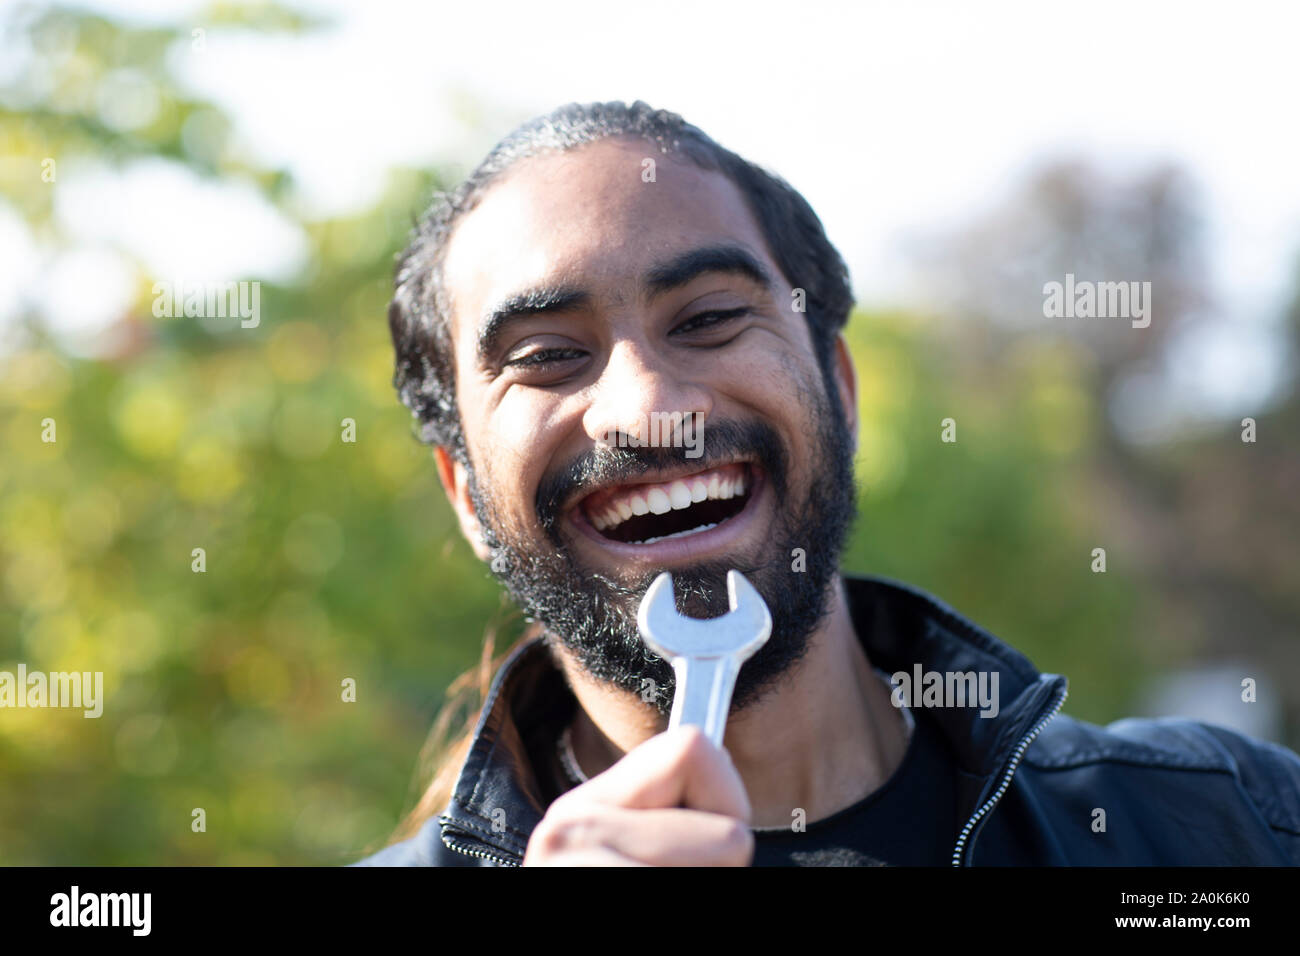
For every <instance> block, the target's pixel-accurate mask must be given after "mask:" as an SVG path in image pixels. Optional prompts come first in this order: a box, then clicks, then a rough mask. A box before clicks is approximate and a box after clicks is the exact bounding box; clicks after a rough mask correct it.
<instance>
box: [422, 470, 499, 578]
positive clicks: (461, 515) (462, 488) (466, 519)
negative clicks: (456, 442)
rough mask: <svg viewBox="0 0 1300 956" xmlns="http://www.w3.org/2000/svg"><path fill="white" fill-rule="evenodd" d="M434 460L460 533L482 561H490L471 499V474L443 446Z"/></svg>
mask: <svg viewBox="0 0 1300 956" xmlns="http://www.w3.org/2000/svg"><path fill="white" fill-rule="evenodd" d="M433 460H434V462H435V463H436V464H437V466H438V480H439V481H441V482H442V490H443V491H445V492H446V493H447V500H448V501H450V502H451V507H452V510H454V511H455V512H456V519H457V520H458V521H459V522H460V533H461V534H463V535H464V536H465V540H466V541H468V542H469V546H470V547H471V548H473V549H474V553H475V554H476V555H478V557H479V560H480V561H484V562H486V561H488V560H490V558H491V554H490V553H489V551H488V548H487V545H486V544H484V543H483V528H482V526H481V525H480V524H479V522H478V516H477V515H475V514H474V504H473V502H471V501H470V497H469V473H468V472H467V471H466V470H465V466H464V465H463V464H461V463H460V462H458V461H453V460H452V457H451V455H449V454H448V453H447V449H446V448H443V447H442V446H441V445H439V446H438V447H437V448H435V449H434V450H433Z"/></svg>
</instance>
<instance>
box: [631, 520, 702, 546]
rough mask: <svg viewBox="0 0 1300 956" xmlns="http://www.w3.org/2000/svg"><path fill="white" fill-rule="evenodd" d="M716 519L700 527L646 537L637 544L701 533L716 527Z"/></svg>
mask: <svg viewBox="0 0 1300 956" xmlns="http://www.w3.org/2000/svg"><path fill="white" fill-rule="evenodd" d="M717 526H718V523H717V522H716V521H714V522H711V523H709V524H702V525H700V526H699V527H698V528H691V529H690V530H689V531H678V532H676V533H675V534H665V535H660V536H659V537H658V538H646V539H645V540H644V541H637V542H635V543H636V544H654V543H655V542H656V541H667V540H668V539H669V538H681V537H684V536H686V535H688V534H699V533H700V532H701V531H708V530H709V529H710V528H716V527H717Z"/></svg>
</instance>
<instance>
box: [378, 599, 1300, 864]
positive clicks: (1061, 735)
mask: <svg viewBox="0 0 1300 956" xmlns="http://www.w3.org/2000/svg"><path fill="white" fill-rule="evenodd" d="M844 585H845V590H846V594H847V597H848V602H849V608H850V613H851V615H852V618H853V623H854V627H855V630H856V631H857V634H858V638H859V640H861V641H862V644H863V647H864V649H865V650H866V652H867V656H868V657H869V658H870V660H871V662H872V664H873V665H874V666H875V667H877V668H880V669H883V670H884V671H885V672H887V673H891V674H892V673H896V672H898V671H908V672H909V673H910V672H911V671H912V669H913V665H914V664H915V663H920V664H921V665H922V669H923V670H924V671H940V672H946V671H962V672H968V671H975V672H980V671H990V672H991V671H998V672H999V691H1000V693H999V698H1000V701H1001V705H1000V708H999V712H998V714H997V715H996V716H988V717H981V716H979V711H978V709H977V708H974V707H947V708H934V709H933V710H932V711H931V712H930V713H931V715H932V716H933V717H934V719H935V721H936V722H937V723H938V724H939V726H940V727H941V729H942V732H943V733H944V734H945V736H946V737H947V738H948V741H949V743H950V744H951V746H952V749H953V752H954V753H955V754H956V755H957V757H958V758H959V763H960V766H959V767H958V768H956V770H957V772H956V778H957V781H958V790H959V801H960V805H961V807H962V811H963V812H962V813H961V815H960V819H962V820H964V821H965V823H964V825H963V826H962V827H961V830H960V832H958V833H954V834H953V835H952V840H953V851H952V865H953V866H978V865H1045V866H1142V865H1210V866H1213V865H1300V757H1297V756H1296V754H1294V753H1292V752H1291V751H1290V750H1287V749H1285V748H1283V747H1280V746H1277V745H1275V744H1270V743H1265V742H1262V741H1258V740H1253V739H1251V738H1248V737H1245V736H1242V735H1241V734H1238V733H1235V732H1233V731H1229V730H1226V729H1223V728H1221V727H1214V726H1210V725H1208V724H1203V723H1198V722H1194V721H1190V720H1181V719H1160V720H1138V719H1128V720H1121V721H1118V722H1116V723H1113V724H1110V725H1109V726H1107V727H1104V728H1103V727H1098V726H1095V725H1092V724H1086V723H1083V722H1081V721H1077V720H1074V719H1072V718H1070V717H1067V716H1065V715H1063V714H1060V713H1059V711H1060V709H1061V705H1062V704H1063V703H1064V701H1065V696H1066V680H1065V678H1064V677H1061V676H1059V675H1055V674H1040V673H1039V672H1038V671H1037V670H1035V668H1034V666H1033V665H1032V664H1030V662H1029V660H1028V659H1027V658H1025V657H1024V655H1022V654H1020V653H1019V652H1018V651H1016V650H1014V649H1012V648H1011V647H1009V646H1007V645H1006V644H1004V643H1002V642H1001V641H999V640H997V639H996V638H994V637H993V636H992V635H990V634H988V633H986V632H985V631H983V630H981V629H980V628H979V627H977V626H975V625H974V624H972V623H970V622H969V621H966V620H965V619H963V618H962V617H960V616H959V615H957V614H956V613H955V612H954V611H952V610H951V609H950V608H948V607H946V606H944V605H943V604H942V603H940V602H939V601H937V600H935V599H934V598H932V597H930V596H929V595H927V594H924V593H922V592H920V591H918V590H916V589H913V588H911V587H908V586H906V585H902V584H898V583H895V582H890V581H885V580H882V579H879V578H851V577H845V579H844ZM575 706H576V701H575V700H574V698H573V695H572V693H571V692H570V691H569V689H568V687H567V685H566V684H565V682H564V679H563V676H562V674H561V673H560V671H559V670H558V669H557V668H556V667H555V666H554V664H553V663H552V661H551V658H550V655H549V653H548V652H547V650H546V648H545V647H544V646H543V645H542V643H541V641H540V639H535V640H533V641H531V642H529V643H527V644H525V645H523V646H521V647H520V648H518V649H517V650H516V651H515V653H514V654H512V655H511V657H510V658H509V659H508V660H507V661H506V663H505V664H504V665H503V666H502V668H501V670H500V671H499V672H498V673H497V675H496V677H495V678H494V680H493V683H492V687H491V691H490V694H489V696H488V699H487V702H486V704H485V706H484V708H483V711H482V713H481V714H480V717H479V721H478V725H477V727H476V729H475V732H474V743H473V747H472V749H471V750H470V754H469V757H468V759H467V760H466V762H465V764H464V766H463V767H462V768H461V773H460V778H459V780H458V782H457V784H456V788H455V793H454V795H453V796H452V799H451V801H450V803H449V804H448V806H447V808H446V810H445V811H444V812H443V813H442V815H441V816H440V817H438V818H435V819H431V820H429V821H428V822H427V823H426V824H425V826H424V827H423V829H421V830H420V832H419V833H418V834H417V835H416V836H415V837H413V838H411V839H409V840H406V841H405V842H402V843H397V844H394V845H392V846H389V847H387V848H385V849H384V850H381V851H379V852H378V853H376V854H374V855H373V856H370V857H367V858H366V859H364V860H362V861H360V864H359V865H369V866H517V865H519V863H520V862H521V860H522V858H523V855H524V850H525V848H526V847H527V844H528V838H529V835H530V834H531V833H532V831H533V828H534V827H535V826H536V825H537V823H538V821H540V820H541V818H542V816H543V814H544V813H545V811H546V807H547V806H548V805H549V803H550V801H551V800H553V799H554V797H555V796H556V795H557V794H555V793H552V792H550V791H549V790H548V789H547V784H546V783H545V782H544V780H545V777H546V775H545V774H541V775H539V774H538V773H536V772H535V771H534V769H533V768H534V767H537V766H542V764H541V763H540V761H542V760H544V759H547V757H546V756H545V755H549V754H553V753H554V752H555V742H556V740H557V739H558V733H559V730H560V728H561V727H562V726H563V725H564V724H565V723H566V722H567V721H568V719H569V717H570V716H571V715H572V713H573V708H574V707H575ZM1097 808H1100V809H1104V810H1105V811H1106V818H1105V819H1106V827H1105V830H1104V832H1095V831H1094V829H1093V826H1094V818H1095V813H1094V811H1095V810H1096V809H1097ZM502 810H504V811H505V812H504V813H502V812H501V811H502Z"/></svg>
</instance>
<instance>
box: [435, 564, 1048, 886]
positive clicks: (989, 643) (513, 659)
mask: <svg viewBox="0 0 1300 956" xmlns="http://www.w3.org/2000/svg"><path fill="white" fill-rule="evenodd" d="M843 581H844V588H845V595H846V598H847V602H848V607H849V613H850V616H851V618H852V620H853V625H854V630H855V631H856V633H857V635H858V640H859V641H861V643H862V646H863V649H864V650H865V651H866V654H867V657H868V658H869V659H870V661H871V663H872V665H873V666H875V667H877V668H880V669H881V670H883V671H885V672H886V673H889V674H895V673H897V672H899V671H903V672H906V673H908V674H909V675H911V674H913V673H914V671H915V668H916V667H917V666H918V665H919V666H920V669H921V671H922V672H923V673H926V672H931V671H937V672H940V673H946V672H974V673H976V674H980V673H987V674H990V675H991V674H993V673H996V674H997V675H998V685H997V686H998V701H999V706H998V712H997V714H996V715H995V716H994V715H990V716H986V717H983V716H980V709H979V708H978V707H970V706H968V707H937V708H934V709H933V710H932V711H931V713H930V716H931V717H932V718H933V719H934V722H935V724H936V725H937V726H938V727H939V728H940V730H941V732H942V733H943V735H944V737H945V738H946V740H947V742H948V744H949V745H950V747H951V748H952V752H953V754H954V755H955V757H956V759H957V763H958V767H957V774H956V776H957V778H958V787H959V793H958V799H959V804H960V805H961V806H962V808H963V811H964V812H963V814H962V816H963V817H965V816H971V814H972V813H974V816H972V817H971V819H970V822H969V823H968V824H967V827H966V829H965V830H964V831H963V835H962V840H961V841H959V843H958V849H959V850H961V848H962V846H963V844H964V845H965V855H966V856H969V850H970V847H971V845H973V842H974V836H975V834H976V832H977V827H976V824H980V825H982V821H981V818H987V810H988V809H991V806H992V802H991V801H995V800H996V798H997V796H998V795H1000V793H1001V790H998V792H997V794H994V790H995V788H996V787H997V786H998V783H999V781H1000V780H1002V778H1004V777H1005V776H1006V775H1007V773H1008V772H1009V771H1012V770H1014V767H1015V765H1016V761H1018V760H1019V758H1020V756H1021V755H1022V753H1023V750H1024V746H1023V744H1022V741H1024V740H1025V738H1026V737H1027V736H1028V735H1032V732H1033V731H1034V729H1035V728H1036V727H1037V726H1038V724H1039V722H1040V721H1044V720H1045V718H1046V717H1047V716H1048V715H1049V714H1054V713H1055V709H1059V706H1060V699H1062V698H1063V697H1064V693H1065V686H1066V681H1065V678H1064V677H1061V676H1059V675H1055V674H1040V673H1039V672H1038V671H1037V669H1035V667H1034V666H1033V664H1031V663H1030V662H1029V660H1028V658H1026V657H1025V656H1024V655H1023V654H1021V653H1020V652H1018V651H1016V650H1015V649H1013V648H1011V647H1009V646H1008V645H1007V644H1005V643H1003V642H1002V641H999V640H998V639H997V638H995V637H993V636H992V635H991V634H989V633H988V632H986V631H984V630H983V629H981V628H980V627H978V626H976V625H975V624H973V623H971V622H970V621H967V620H966V619H965V618H963V617H961V616H960V615H958V614H957V613H956V612H955V611H953V610H952V609H951V608H949V607H948V606H947V605H945V604H943V603H942V602H940V601H938V600H937V599H935V598H934V597H932V596H930V595H928V594H926V593H925V592H923V591H920V590H918V589H916V588H913V587H910V586H909V585H906V584H901V583H899V582H895V581H890V580H887V579H884V578H879V577H856V576H848V575H845V576H844V577H843ZM990 680H991V677H990ZM919 705H920V702H919V701H916V700H914V701H913V702H912V706H919ZM576 706H577V701H576V699H575V698H574V696H573V694H572V692H571V691H570V690H569V688H568V685H567V683H566V682H565V679H564V676H563V673H562V672H561V671H560V669H559V668H558V667H557V666H556V665H555V663H554V662H553V660H552V658H551V655H550V652H549V651H548V649H547V648H546V646H545V643H544V642H543V640H542V639H541V638H533V639H531V640H529V641H527V642H526V643H522V644H521V645H519V646H518V647H517V648H516V649H515V650H514V652H513V653H512V654H511V655H510V656H509V657H508V658H507V660H506V661H505V663H504V664H503V665H502V667H501V669H500V670H499V671H498V672H497V675H496V677H495V678H494V679H493V681H492V685H491V688H490V690H489V692H488V697H487V700H486V701H485V702H484V705H483V710H482V712H481V713H480V716H479V720H478V723H477V725H476V727H475V729H474V736H473V743H472V745H471V748H470V752H469V756H468V758H467V759H466V761H465V764H464V765H463V767H462V768H461V773H460V777H459V779H458V780H457V783H456V787H455V791H454V792H453V794H452V798H451V800H450V802H449V803H448V805H447V808H446V810H445V811H444V812H443V814H442V815H441V816H440V817H439V820H438V822H439V824H440V826H441V835H442V840H443V842H444V843H446V844H447V845H448V846H450V847H452V848H453V849H458V850H461V851H462V852H468V853H472V854H474V855H478V856H485V857H489V858H493V859H497V860H498V861H499V862H503V863H508V864H510V863H514V864H517V863H518V862H519V861H520V860H522V858H523V855H524V850H525V849H526V847H527V844H528V838H529V836H530V835H531V833H532V831H533V828H534V827H535V826H536V825H537V823H538V822H539V821H540V820H541V818H542V816H543V814H544V813H545V812H546V806H547V802H548V798H547V796H546V794H545V792H544V790H543V786H544V785H543V784H542V783H541V782H539V781H538V779H537V777H536V774H535V773H534V771H533V769H532V768H533V766H535V765H536V763H537V762H538V761H539V760H543V759H547V757H548V756H549V754H550V752H551V751H552V749H553V748H554V746H555V741H556V739H557V738H558V735H559V732H560V729H561V727H562V726H563V725H564V724H565V723H566V722H567V721H568V719H569V718H570V717H571V716H572V714H573V709H574V708H575V707H576ZM1002 787H1003V789H1005V782H1003V784H1002ZM991 795H992V796H991Z"/></svg>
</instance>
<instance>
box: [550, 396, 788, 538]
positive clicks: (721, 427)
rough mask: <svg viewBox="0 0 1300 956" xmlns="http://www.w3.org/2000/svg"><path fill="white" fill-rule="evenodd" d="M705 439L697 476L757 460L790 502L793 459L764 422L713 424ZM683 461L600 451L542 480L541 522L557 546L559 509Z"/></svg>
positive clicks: (647, 452) (666, 453)
mask: <svg viewBox="0 0 1300 956" xmlns="http://www.w3.org/2000/svg"><path fill="white" fill-rule="evenodd" d="M702 434H703V437H704V443H703V445H704V447H703V451H702V454H701V455H700V456H699V457H697V458H692V459H690V461H691V463H692V465H693V466H695V470H697V471H705V470H707V469H709V468H713V467H716V466H718V465H721V464H726V463H727V462H730V461H735V460H736V459H738V458H753V459H756V460H757V461H758V462H759V463H760V464H761V465H762V466H763V470H764V471H765V472H766V473H767V477H768V479H769V480H770V481H771V482H772V486H773V490H774V491H775V492H776V494H777V497H778V499H780V500H785V492H786V482H787V480H788V477H787V467H788V462H789V455H788V454H787V452H786V449H785V445H784V444H783V443H782V441H781V439H780V436H778V435H777V433H776V429H774V428H773V427H772V426H771V425H768V424H767V423H766V422H761V421H755V422H737V421H730V420H724V421H718V422H716V423H713V424H710V425H709V426H708V427H707V428H704V429H703V430H702ZM683 460H684V456H683V454H682V449H680V448H664V447H644V448H637V447H628V448H617V447H612V446H607V445H597V446H596V447H595V448H593V449H592V450H590V451H586V452H583V453H581V454H580V455H577V456H576V457H575V458H574V459H573V460H572V461H570V462H568V463H567V464H565V465H561V466H560V467H558V468H556V469H554V470H553V471H550V472H548V473H547V474H545V475H543V476H542V480H541V481H540V482H539V483H538V485H537V494H536V496H535V500H534V504H535V506H536V509H537V517H538V520H539V521H540V523H541V526H542V528H543V529H544V530H545V531H546V534H547V535H548V536H549V537H550V538H551V539H552V540H553V541H556V543H558V540H557V539H558V537H559V535H558V531H557V527H558V520H559V517H560V509H561V508H562V507H563V505H564V503H565V502H566V501H569V500H571V499H572V498H573V497H574V496H575V495H577V496H579V497H585V496H586V495H589V494H591V492H593V491H596V490H597V489H599V488H603V487H607V486H609V485H618V484H624V483H626V482H629V481H633V480H634V479H637V478H640V477H641V476H643V475H646V474H649V473H650V472H654V471H665V470H668V469H671V468H673V467H674V466H676V465H679V464H681V462H682V461H683Z"/></svg>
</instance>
